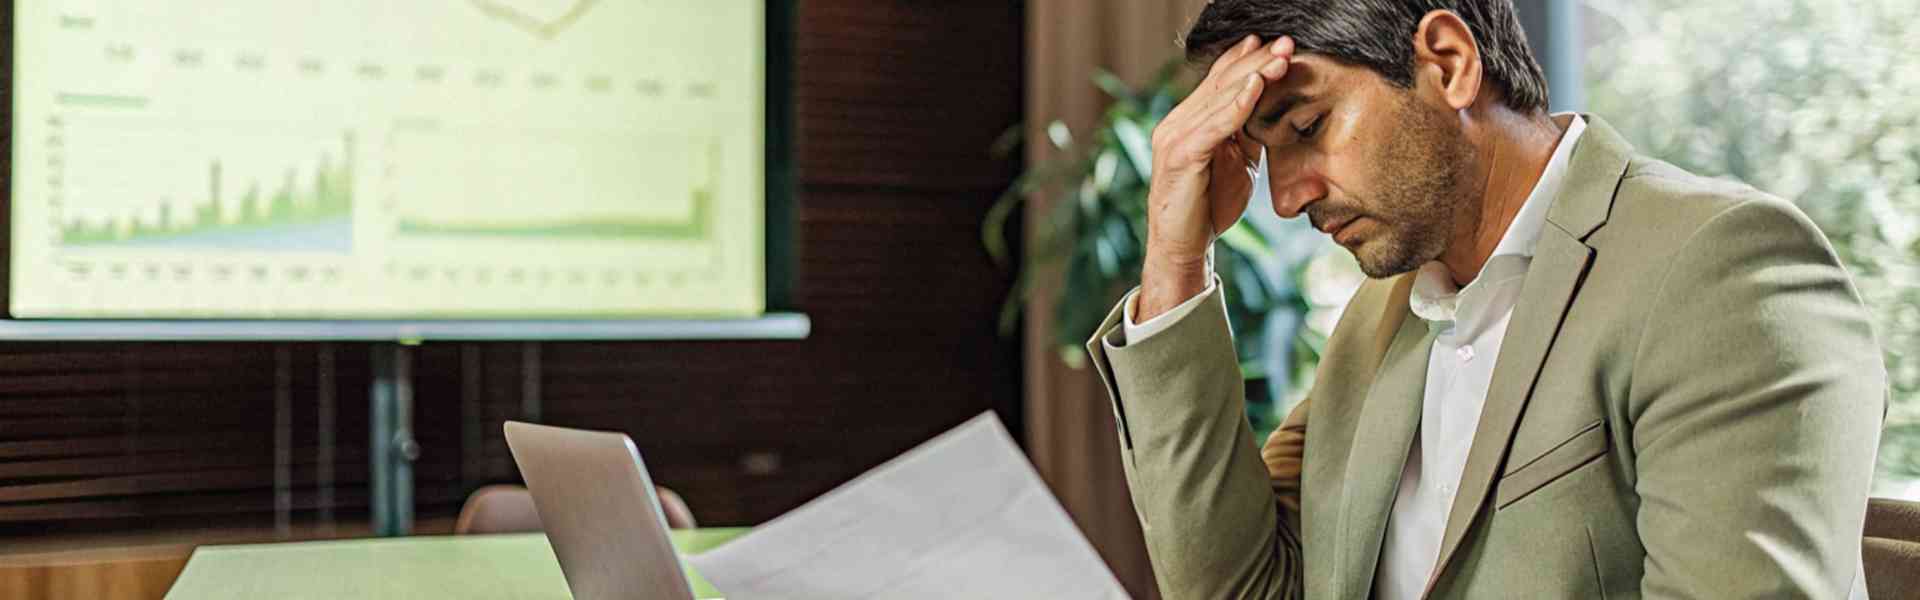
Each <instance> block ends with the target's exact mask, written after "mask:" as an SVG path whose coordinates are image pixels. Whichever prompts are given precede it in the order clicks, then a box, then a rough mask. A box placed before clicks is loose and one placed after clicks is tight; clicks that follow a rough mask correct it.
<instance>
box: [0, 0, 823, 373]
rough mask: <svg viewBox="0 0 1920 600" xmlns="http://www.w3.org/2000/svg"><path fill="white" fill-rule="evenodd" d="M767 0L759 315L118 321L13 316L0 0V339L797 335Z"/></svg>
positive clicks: (788, 78) (779, 93)
mask: <svg viewBox="0 0 1920 600" xmlns="http://www.w3.org/2000/svg"><path fill="white" fill-rule="evenodd" d="M796 1H797V0H766V5H765V6H766V10H765V13H764V15H765V25H764V36H765V38H766V45H765V53H766V54H765V63H764V69H765V75H764V80H765V89H764V99H765V102H764V107H763V108H764V111H765V115H764V118H765V127H766V129H765V152H766V160H765V163H764V167H765V176H764V179H763V185H764V186H765V187H764V195H763V196H764V209H763V210H764V217H765V218H764V230H763V236H764V240H763V242H762V250H763V253H764V262H763V272H762V276H763V277H764V282H763V283H764V286H763V290H764V294H765V301H766V304H765V306H766V311H765V312H764V313H763V314H762V315H760V316H758V317H752V318H740V319H730V318H714V319H688V318H669V317H659V318H634V319H625V318H597V317H582V318H533V319H514V318H503V319H472V318H445V319H436V318H419V319H382V318H375V319H326V318H321V319H272V318H233V319H116V318H28V319H21V318H14V317H13V302H12V300H13V280H12V267H13V264H12V263H13V261H12V252H13V196H12V194H13V185H12V181H13V172H14V171H13V165H14V162H15V160H16V159H17V158H18V157H15V156H14V155H13V152H14V144H13V136H14V85H13V79H14V69H15V66H16V65H15V61H17V60H18V57H19V56H20V55H21V52H20V51H19V50H20V49H19V48H16V47H15V28H16V23H15V19H14V5H15V3H16V0H0V48H5V49H6V51H7V52H8V56H9V57H10V58H8V59H7V60H4V61H0V62H4V65H0V200H3V201H4V202H0V204H3V205H4V206H5V207H6V208H5V210H0V248H5V249H6V252H7V259H6V260H0V307H5V311H4V314H3V315H0V340H13V341H262V342H275V341H278V342H291V341H391V342H400V343H407V344H412V343H420V342H426V341H436V340H438V341H564V340H693V339H804V338H806V337H807V335H808V334H809V333H810V332H811V321H810V319H808V317H807V316H806V315H805V314H803V313H800V312H797V311H796V308H797V307H795V306H794V304H793V287H794V281H793V280H794V277H795V274H796V267H797V261H796V257H795V255H796V254H797V250H798V248H797V243H798V237H797V235H796V229H797V226H798V222H797V219H796V216H795V215H796V212H797V206H796V204H797V201H796V198H797V193H796V190H797V185H796V182H795V175H794V172H795V169H794V156H793V153H792V147H793V123H794V106H793V82H794V79H793V64H792V61H793V58H792V57H793V49H794V35H793V34H794V27H795V26H796V23H795V21H794V19H795V14H794V8H795V7H794V4H795V2H796Z"/></svg>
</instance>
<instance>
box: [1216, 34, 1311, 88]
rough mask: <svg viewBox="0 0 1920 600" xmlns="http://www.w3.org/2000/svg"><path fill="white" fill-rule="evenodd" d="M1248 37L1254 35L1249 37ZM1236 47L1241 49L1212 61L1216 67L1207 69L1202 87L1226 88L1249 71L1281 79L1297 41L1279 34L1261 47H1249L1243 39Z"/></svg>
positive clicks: (1235, 48)
mask: <svg viewBox="0 0 1920 600" xmlns="http://www.w3.org/2000/svg"><path fill="white" fill-rule="evenodd" d="M1247 39H1248V40H1252V39H1254V38H1253V37H1252V36H1248V38H1247ZM1234 50H1236V51H1238V52H1234V53H1232V54H1223V55H1221V57H1220V58H1219V59H1218V60H1215V61H1214V62H1213V68H1212V69H1210V70H1209V71H1208V73H1207V80H1206V81H1205V82H1203V83H1202V85H1201V86H1200V87H1201V89H1208V88H1211V89H1213V90H1215V91H1224V90H1226V89H1229V88H1231V87H1232V86H1233V85H1234V84H1235V83H1236V82H1238V81H1239V80H1240V79H1241V78H1244V77H1246V76H1247V74H1248V73H1260V75H1261V76H1263V77H1266V78H1267V79H1269V80H1273V81H1278V80H1279V79H1280V78H1281V77H1282V76H1284V75H1286V73H1287V63H1288V62H1289V61H1290V59H1292V58H1293V50H1294V42H1293V38H1292V37H1290V36H1280V37H1279V38H1278V39H1275V40H1273V42H1271V43H1268V44H1266V45H1265V46H1263V47H1259V48H1255V47H1249V46H1247V42H1244V41H1243V42H1241V44H1240V45H1239V46H1235V47H1234ZM1229 57H1231V58H1229Z"/></svg>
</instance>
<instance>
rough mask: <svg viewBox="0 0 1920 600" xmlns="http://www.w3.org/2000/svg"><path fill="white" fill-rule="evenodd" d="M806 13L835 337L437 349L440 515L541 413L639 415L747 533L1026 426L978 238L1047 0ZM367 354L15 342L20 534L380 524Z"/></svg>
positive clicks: (809, 254)
mask: <svg viewBox="0 0 1920 600" xmlns="http://www.w3.org/2000/svg"><path fill="white" fill-rule="evenodd" d="M797 13H798V14H797V18H796V23H795V36H794V37H795V41H794V44H795V50H794V53H793V56H792V60H793V68H794V71H793V76H794V82H793V89H792V94H793V97H794V112H795V116H796V122H795V124H794V135H795V138H794V150H793V151H794V154H795V166H796V175H797V187H798V190H797V191H798V193H797V198H796V201H795V210H794V215H795V218H796V220H797V222H798V223H797V228H796V229H795V236H794V237H795V238H796V239H795V240H794V247H793V248H792V250H793V252H795V253H797V254H795V260H794V264H795V273H794V282H793V283H794V286H793V297H792V303H793V304H794V305H795V306H794V308H795V309H797V310H800V311H804V312H806V313H807V314H808V315H809V316H811V317H812V319H813V324H814V327H813V334H812V336H811V337H809V338H808V339H806V340H804V341H720V342H697V343H694V342H686V343H543V344H536V345H528V344H521V343H488V344H428V345H425V346H422V347H419V348H417V349H416V350H415V359H416V369H417V377H418V380H417V384H416V394H417V402H418V405H417V408H416V413H415V422H416V429H417V432H416V433H417V436H418V437H419V439H420V441H421V444H422V446H423V455H422V457H421V461H420V463H419V464H418V470H417V478H418V480H419V492H418V501H419V507H420V508H419V510H420V513H421V515H422V517H424V518H432V517H436V516H446V515H450V514H451V513H452V512H453V511H455V510H457V508H458V503H459V501H460V500H461V499H462V498H464V496H465V494H466V493H467V492H468V491H470V490H471V489H472V488H473V487H475V486H477V485H480V484H483V483H487V482H496V481H512V480H514V479H516V475H515V471H514V468H513V464H512V461H511V459H510V457H509V456H508V455H507V453H506V449H505V447H504V444H503V443H502V441H501V439H500V433H499V425H500V422H501V421H502V420H504V419H508V418H521V417H523V416H526V415H525V413H524V412H523V411H524V409H525V408H527V407H529V406H532V405H534V404H537V406H538V407H539V413H540V414H539V420H541V421H544V422H548V423H553V424H559V425H567V426H578V427H590V428H598V429H614V430H621V431H626V432H629V433H631V434H632V435H633V436H634V439H635V440H636V443H637V444H638V445H639V446H640V448H641V451H642V453H643V454H645V455H646V457H647V459H648V462H649V465H650V466H651V467H652V468H653V470H654V471H655V476H656V478H657V480H658V481H659V482H660V483H662V484H665V485H668V486H671V487H674V488H676V489H677V490H679V491H680V492H681V493H682V495H683V496H685V497H686V499H687V501H688V503H689V504H690V505H691V506H692V507H693V508H694V510H695V511H696V513H698V515H699V517H700V518H701V519H702V520H703V522H705V523H712V524H729V525H732V524H750V523H756V522H760V521H764V520H766V519H768V518H771V517H773V516H776V515H779V514H780V513H782V512H785V511H787V510H789V509H791V508H793V507H795V506H798V505H799V504H800V503H802V502H804V501H806V500H807V499H809V498H812V497H813V496H815V495H818V494H819V493H821V492H823V491H825V490H827V489H829V488H831V487H832V486H834V485H837V484H839V483H842V482H844V481H845V480H847V479H849V478H851V477H853V476H854V475H857V474H859V473H860V472H861V471H863V470H865V469H867V468H870V467H872V466H874V465H877V464H879V463H880V462H882V461H884V460H886V459H887V458H890V457H892V456H893V455H895V454H897V453H898V452H900V451H902V450H905V449H907V448H909V447H911V446H913V445H914V444H916V443H918V442H920V441H922V440H924V439H926V438H927V437H930V436H932V435H933V434H935V433H938V432H939V431H941V430H943V429H945V428H947V427H950V426H952V425H954V424H957V423H959V422H961V421H963V420H965V419H966V418H968V417H970V416H972V415H974V414H977V413H979V412H981V411H984V410H990V409H993V410H998V411H1000V413H1001V415H1002V418H1005V419H1009V425H1010V426H1012V427H1014V429H1015V431H1019V423H1018V421H1017V418H1018V415H1019V414H1020V411H1019V409H1018V407H1019V402H1020V400H1019V397H1018V394H1019V388H1018V380H1019V375H1018V368H1019V360H1018V357H1017V353H1018V347H1017V345H1016V344H1015V343H1013V342H1012V341H1011V340H1007V339H1004V338H1001V337H999V336H998V335H997V333H996V330H995V321H996V314H997V311H998V309H999V306H1000V302H1001V300H1002V299H1003V298H1004V295H1005V294H1006V292H1007V289H1008V286H1009V283H1010V280H1009V277H1008V275H1007V274H1006V273H1004V272H1003V271H1001V270H1000V269H997V268H996V267H995V266H993V265H992V264H991V262H990V261H989V260H988V258H987V257H986V255H985V253H984V252H983V251H982V250H981V246H980V242H979V234H978V232H979V224H980V219H981V217H982V216H983V214H984V213H985V211H986V208H987V207H988V205H989V204H990V203H991V202H992V200H993V198H994V197H995V196H996V195H997V193H998V192H999V191H1000V190H1001V189H1003V188H1004V187H1005V186H1006V185H1007V183H1008V182H1009V181H1010V179H1011V178H1012V176H1013V174H1014V172H1015V169H1016V168H1017V164H1016V163H1015V162H1013V161H1011V160H1008V159H1002V158H995V157H993V156H991V155H990V154H989V152H988V147H989V146H990V144H991V143H992V141H993V140H994V139H995V138H996V136H997V135H998V134H999V133H1000V132H1001V131H1002V130H1003V129H1005V128H1006V127H1008V126H1010V125H1012V124H1014V123H1015V122H1017V121H1018V120H1019V118H1020V110H1021V100H1022V98H1021V94H1022V90H1021V81H1022V68H1023V67H1022V64H1023V63H1022V47H1021V44H1022V37H1023V33H1022V18H1023V9H1022V7H1021V6H1020V4H1019V3H1017V2H1014V3H1001V2H980V3H972V2H939V3H933V2H916V1H913V0H804V1H801V2H799V3H798V10H797ZM6 30H7V31H10V28H7V29H6ZM0 48H11V40H10V39H8V40H5V42H4V43H0ZM4 83H5V82H4V81H0V85H4ZM0 187H3V186H0ZM368 355H369V347H368V346H367V345H364V344H317V343H292V344H162V343H84V344H82V343H73V344H66V343H61V344H47V343H0V539H4V538H6V537H14V538H15V539H21V538H23V537H30V536H53V535H62V534H67V533H72V532H77V531H90V530H104V531H123V530H128V529H140V528H168V527H217V526H222V525H223V524H226V523H241V522H253V521H270V520H271V518H272V515H273V514H274V511H275V506H276V502H277V501H279V502H289V503H290V506H291V507H292V508H293V509H294V510H293V515H294V517H295V521H296V523H311V522H313V521H315V520H316V519H321V518H323V517H326V516H329V515H330V516H332V517H333V518H336V519H339V520H340V521H341V522H342V523H351V522H353V521H354V520H355V519H363V518H364V517H365V515H366V502H367V493H366V491H367V490H366V480H367V472H368V468H367V465H366V450H365V445H366V438H367V404H366V400H367V392H366V386H367V382H368V378H369V375H370V374H369V368H368V363H369V361H368ZM531 399H537V402H534V403H530V402H529V400H531ZM329 424H330V425H331V427H327V425H329ZM328 432H330V433H328ZM328 435H331V436H332V437H333V442H334V443H332V444H326V443H325V442H326V441H327V440H326V439H325V438H326V437H327V436H328ZM276 447H279V448H282V449H283V451H284V452H285V456H286V457H287V458H288V459H289V462H288V464H289V465H290V466H289V467H288V468H284V469H279V468H276V466H275V465H276V461H275V454H276ZM276 477H281V478H285V480H286V481H287V482H288V483H290V484H291V490H292V494H291V495H290V496H276V494H275V491H274V490H275V481H276ZM323 481H332V482H334V485H332V486H322V485H319V484H320V482H323Z"/></svg>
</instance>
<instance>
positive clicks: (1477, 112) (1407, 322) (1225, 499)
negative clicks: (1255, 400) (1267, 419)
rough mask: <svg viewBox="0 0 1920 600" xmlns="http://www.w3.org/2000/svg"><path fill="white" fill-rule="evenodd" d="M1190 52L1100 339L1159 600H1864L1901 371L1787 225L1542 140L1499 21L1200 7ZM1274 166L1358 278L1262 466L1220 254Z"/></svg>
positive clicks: (1279, 2)
mask: <svg viewBox="0 0 1920 600" xmlns="http://www.w3.org/2000/svg"><path fill="white" fill-rule="evenodd" d="M1430 7H1437V8H1433V9H1432V10H1429V8H1430ZM1186 45H1187V51H1188V53H1189V57H1190V58H1192V59H1194V60H1195V61H1196V62H1199V63H1202V64H1205V63H1207V62H1211V67H1210V69H1209V72H1208V74H1207V76H1206V78H1205V80H1204V81H1203V82H1202V83H1201V84H1200V86H1199V87H1198V88H1197V89H1196V90H1195V91H1194V93H1193V94H1192V95H1191V96H1190V97H1189V98H1188V99H1187V100H1186V101H1184V102H1183V103H1181V104H1180V106H1178V107H1177V108H1175V109H1174V110H1173V112H1172V113H1171V114H1169V115H1168V116H1167V117H1166V119H1165V120H1163V121H1162V122H1161V123H1160V124H1159V126H1158V127H1157V128H1156V129H1155V131H1154V133H1153V148H1154V165H1153V176H1152V184H1151V185H1152V189H1151V193H1150V195H1149V199H1148V229H1149V236H1148V238H1149V239H1148V242H1147V257H1146V260H1145V263H1144V267H1143V270H1142V273H1141V280H1142V284H1141V287H1140V288H1139V290H1137V291H1136V292H1135V293H1131V294H1129V295H1128V296H1127V297H1126V298H1125V299H1124V300H1123V301H1122V302H1121V306H1118V307H1115V310H1114V311H1113V313H1112V314H1111V315H1110V316H1109V317H1108V318H1107V321H1106V322H1105V323H1104V324H1103V325H1102V326H1101V328H1100V329H1099V331H1098V333H1097V334H1096V335H1095V337H1094V339H1093V340H1092V341H1090V342H1089V343H1088V349H1089V351H1090V352H1091V353H1092V355H1093V356H1094V358H1095V361H1094V363H1095V364H1096V365H1097V366H1098V368H1099V369H1100V371H1101V374H1102V376H1103V378H1104V379H1105V381H1106V384H1107V386H1108V391H1109V392H1110V393H1111V394H1112V397H1113V402H1114V410H1115V413H1116V415H1117V417H1118V421H1119V434H1120V438H1121V444H1122V446H1123V451H1124V458H1123V461H1124V463H1125V465H1126V472H1127V477H1128V483H1129V485H1130V487H1131V490H1132V495H1133V501H1134V504H1135V506H1136V507H1137V509H1138V510H1139V515H1140V520H1141V525H1142V527H1143V528H1144V530H1145V533H1146V540H1147V546H1148V550H1149V554H1150V556H1151V557H1152V560H1153V565H1154V568H1155V572H1156V574H1157V575H1158V578H1159V581H1160V586H1161V589H1162V591H1163V592H1164V595H1165V596H1166V597H1168V598H1208V599H1214V598H1297V597H1301V596H1306V597H1312V598H1365V597H1370V596H1371V597H1378V598H1384V599H1410V598H1423V597H1431V598H1597V597H1618V598H1638V597H1643V596H1645V597H1660V598H1789V597H1811V598H1841V597H1845V596H1847V595H1848V594H1849V593H1852V594H1854V595H1855V597H1861V596H1864V592H1863V590H1864V585H1863V584H1862V582H1861V581H1860V576H1859V573H1860V532H1861V524H1862V520H1863V519H1864V514H1865V510H1866V495H1867V490H1868V486H1869V483H1870V479H1871V473H1872V466H1873V460H1874V449H1875V447H1876V445H1877V442H1878V439H1879V431H1880V426H1881V420H1882V418H1883V416H1884V414H1885V402H1886V398H1887V396H1886V393H1887V392H1886V375H1885V372H1884V369H1883V367H1882V366H1881V363H1880V352H1879V350H1878V348H1877V345H1876V343H1875V341H1874V337H1873V334H1872V331H1871V330H1870V328H1869V324H1868V318H1867V312H1866V310H1864V308H1863V307H1862V306H1861V304H1860V300H1859V297H1858V295H1857V293H1856V292H1855V290H1854V288H1853V286H1852V283H1851V282H1850V281H1849V280H1848V278H1847V274H1846V272H1845V271H1844V270H1843V269H1842V267H1841V266H1840V264H1839V262H1838V261H1837V260H1836V259H1835V257H1834V254H1833V252H1832V250H1831V247H1830V246H1829V245H1828V244H1827V242H1826V240H1825V238H1823V237H1822V236H1821V234H1820V233H1819V232H1818V231H1817V230H1816V229H1815V228H1814V226H1813V225H1812V224H1811V223H1810V222H1809V221H1808V220H1807V219H1806V217H1805V216H1804V215H1802V214H1801V213H1800V212H1799V211H1797V210H1796V209H1795V208H1794V207H1793V206H1792V205H1791V204H1788V203H1787V202H1784V201H1782V200H1779V199H1777V198H1774V197H1771V196H1767V195H1765V194H1763V193H1760V192H1758V191H1755V190H1753V189H1751V188H1748V187H1744V186H1741V185H1737V184H1734V183H1729V182H1724V181H1719V180H1713V179H1707V178H1702V177H1697V176H1694V175H1691V174H1688V173H1686V172H1683V171H1681V170H1679V169H1677V168H1675V167H1673V166H1671V165H1667V164H1664V163H1661V162H1659V161H1657V160H1654V159H1651V158H1647V157H1645V156H1641V155H1638V154H1636V153H1635V152H1634V151H1633V149H1632V148H1631V147H1630V146H1629V145H1628V144H1627V143H1626V142H1625V141H1624V140H1622V139H1621V138H1620V136H1619V134H1617V133H1615V132H1614V130H1613V129H1612V128H1611V127H1609V126H1608V125H1607V124H1606V122H1604V121H1602V120H1601V119H1600V118H1599V117H1595V116H1591V115H1575V114H1557V115H1549V114H1547V112H1546V105H1547V92H1546V85H1545V83H1544V78H1543V77H1542V76H1541V73H1540V68H1539V66H1538V65H1537V64H1536V63H1535V61H1534V60H1533V58H1532V56H1531V55H1530V54H1529V51H1528V49H1527V45H1526V40H1525V39H1524V37H1523V35H1522V33H1521V30H1520V27H1519V23H1518V21H1517V19H1516V18H1515V15H1514V9H1513V6H1512V4H1511V2H1510V0H1349V1H1344V2H1317V1H1312V0H1215V1H1214V2H1213V3H1212V4H1210V5H1208V6H1207V7H1206V9H1205V10H1204V12H1203V13H1202V14H1201V15H1200V17H1199V18H1198V19H1197V20H1196V22H1195V24H1194V25H1193V28H1192V31H1191V32H1190V33H1188V35H1187V36H1186ZM1263 156H1264V158H1265V161H1266V165H1267V167H1266V168H1267V169H1268V171H1267V175H1268V178H1269V182H1270V186H1269V188H1268V189H1267V190H1265V191H1266V192H1267V193H1269V194H1270V195H1271V196H1272V198H1273V206H1274V209H1275V211H1277V212H1278V213H1279V214H1280V215H1281V216H1283V217H1295V216H1299V215H1302V214H1304V215H1306V216H1307V218H1309V219H1311V220H1312V223H1313V225H1314V226H1315V227H1317V228H1318V229H1320V230H1321V231H1324V232H1326V233H1328V234H1329V235H1331V236H1332V237H1333V239H1334V240H1335V241H1336V242H1338V243H1339V244H1340V245H1341V246H1343V247H1344V248H1345V249H1346V250H1347V251H1349V252H1351V253H1352V254H1353V255H1354V257H1355V258H1356V259H1358V261H1359V264H1360V266H1361V268H1362V269H1363V270H1364V271H1365V272H1366V273H1367V275H1369V276H1370V277H1371V278H1373V279H1371V280H1370V281H1368V282H1367V283H1366V284H1365V285H1364V286H1362V287H1361V289H1360V291H1359V292H1358V294H1356V296H1355V297H1354V299H1353V301H1352V303H1351V304H1350V305H1349V307H1348V308H1347V309H1346V312H1345V314H1344V316H1343V317H1342V318H1341V320H1340V324H1339V325H1338V327H1337V328H1336V329H1335V331H1334V333H1333V335H1332V337H1331V339H1330V340H1329V341H1328V342H1327V345H1326V349H1325V351H1324V353H1323V356H1322V359H1321V364H1320V370H1319V374H1318V376H1317V377H1316V384H1315V387H1314V389H1313V391H1312V393H1311V394H1309V396H1308V399H1307V401H1306V402H1305V403H1303V404H1302V405H1301V406H1300V407H1298V408H1296V409H1295V410H1294V411H1293V413H1292V414H1291V415H1290V416H1289V417H1288V419H1287V421H1286V423H1284V424H1283V425H1282V426H1281V428H1280V429H1279V430H1278V431H1276V432H1274V433H1273V434H1272V435H1271V436H1270V437H1269V438H1268V440H1267V443H1266V446H1265V448H1264V449H1256V447H1255V443H1254V441H1253V440H1254V438H1253V434H1252V432H1251V431H1249V429H1248V426H1247V422H1246V419H1245V416H1244V410H1243V407H1242V402H1243V398H1242V389H1243V387H1242V382H1241V380H1240V376H1239V372H1238V370H1237V368H1236V365H1237V361H1236V359H1235V357H1234V354H1233V345H1232V343H1231V338H1230V333H1229V331H1228V330H1227V321H1226V317H1225V314H1224V308H1223V306H1222V302H1221V300H1220V295H1221V294H1223V293H1230V292H1231V291H1230V290H1224V289H1222V287H1223V286H1222V284H1221V283H1220V281H1219V280H1217V279H1215V278H1214V277H1213V276H1212V274H1211V272H1210V266H1209V264H1208V263H1209V258H1208V253H1207V250H1208V248H1210V247H1211V245H1212V243H1213V241H1214V239H1215V235H1216V234H1217V233H1219V232H1221V231H1224V230H1225V229H1226V228H1227V227H1228V226H1230V225H1231V224H1232V223H1233V222H1234V220H1235V219H1237V218H1238V216H1239V215H1240V214H1241V212H1242V211H1243V210H1244V209H1245V207H1246V205H1247V201H1248V197H1249V196H1250V195H1251V193H1252V192H1253V190H1252V189H1251V188H1252V179H1251V177H1250V176H1249V175H1250V174H1249V171H1250V169H1252V168H1253V166H1254V165H1255V164H1257V161H1258V160H1259V159H1260V158H1261V157H1263ZM1263 459H1264V460H1263ZM1263 463H1264V464H1263Z"/></svg>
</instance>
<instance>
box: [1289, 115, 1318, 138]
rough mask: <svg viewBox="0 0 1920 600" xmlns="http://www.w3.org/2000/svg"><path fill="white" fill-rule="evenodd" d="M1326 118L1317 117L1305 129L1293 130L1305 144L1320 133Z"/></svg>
mask: <svg viewBox="0 0 1920 600" xmlns="http://www.w3.org/2000/svg"><path fill="white" fill-rule="evenodd" d="M1325 118H1326V117H1325V116H1324V115H1323V116H1316V117H1314V118H1313V122H1312V123H1308V124H1307V126H1306V127H1305V128H1301V127H1295V128H1293V133H1294V135H1297V136H1299V137H1300V141H1303V142H1304V141H1307V140H1311V139H1313V135H1314V134H1316V133H1320V121H1321V120H1323V119H1325Z"/></svg>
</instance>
